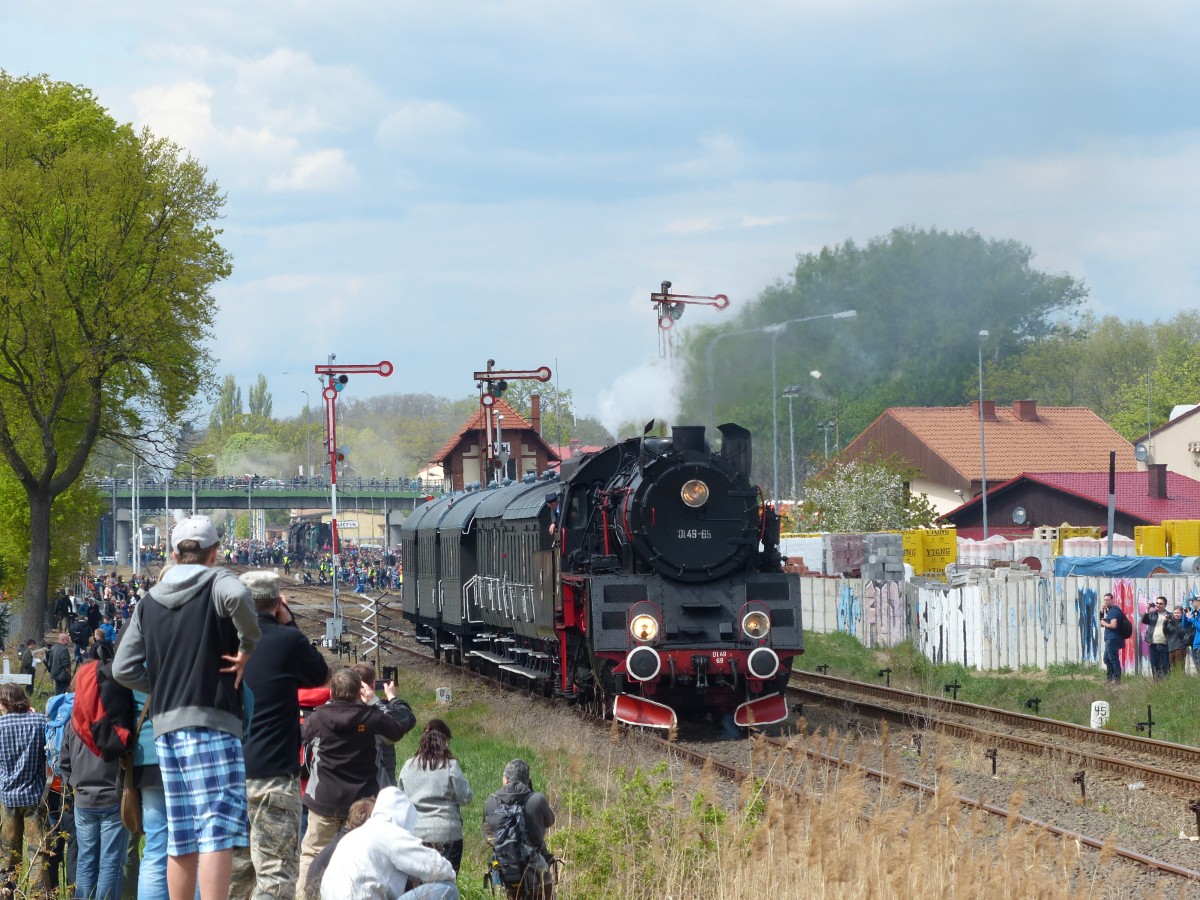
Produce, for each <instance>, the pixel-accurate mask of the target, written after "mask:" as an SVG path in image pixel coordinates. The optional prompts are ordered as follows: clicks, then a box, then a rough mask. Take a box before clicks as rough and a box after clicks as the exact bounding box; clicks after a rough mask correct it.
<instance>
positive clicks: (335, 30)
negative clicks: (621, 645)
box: [0, 0, 1200, 428]
mask: <svg viewBox="0 0 1200 900" xmlns="http://www.w3.org/2000/svg"><path fill="white" fill-rule="evenodd" d="M1198 32H1200V6H1196V5H1195V4H1193V3H1185V2H1175V0H1161V2H1157V3H1154V4H1134V3H1130V2H1113V0H1089V2H1086V3H1085V2H1076V0H1038V2H1032V0H973V2H971V3H963V2H961V0H905V2H898V0H836V2H835V0H790V2H783V0H757V2H755V0H751V2H745V3H734V2H714V0H690V2H667V0H641V2H636V3H634V2H628V0H609V2H604V3H601V2H588V0H578V2H575V0H553V2H552V0H506V2H503V3H497V2H478V0H476V2H465V0H438V2H393V0H372V2H369V3H367V2H360V0H339V2H337V3H329V2H320V3H318V2H309V0H293V2H283V0H253V2H246V0H240V2H229V0H205V2H203V3H192V4H183V3H174V2H162V0H159V2H147V0H108V2H106V3H103V4H97V3H94V2H85V0H61V2H57V3H54V4H46V3H43V2H29V0H3V2H2V3H0V68H3V69H4V70H5V71H7V72H8V73H9V74H10V75H16V76H20V75H37V74H46V75H48V76H50V77H51V78H52V79H54V80H57V81H66V82H71V83H75V84H80V85H84V86H86V87H88V88H89V89H90V90H91V91H92V92H93V93H94V95H95V96H96V97H97V98H98V100H99V102H100V103H101V104H102V105H103V106H105V107H106V108H107V109H108V110H109V111H110V112H111V114H112V115H113V116H114V117H115V118H116V119H117V120H118V121H121V122H131V123H133V124H134V125H136V126H138V127H141V126H147V127H149V128H150V129H151V130H152V131H153V132H154V133H155V134H156V135H158V136H163V137H167V138H170V139H171V140H173V141H174V142H176V143H177V144H179V145H180V146H181V147H183V148H184V149H185V150H186V151H187V152H188V153H190V154H191V155H192V156H194V157H195V158H196V159H197V160H199V161H200V163H201V164H202V165H204V166H205V167H206V168H207V170H208V174H209V176H210V177H211V178H213V179H215V180H216V181H217V183H218V184H219V185H220V186H221V188H222V189H223V190H224V192H225V193H226V195H227V202H226V206H225V210H224V218H223V219H222V220H221V221H220V223H219V226H220V227H221V228H222V229H223V232H224V233H223V236H222V240H223V243H224V245H225V246H226V248H227V249H228V250H229V251H230V252H231V254H232V255H233V258H234V271H233V274H232V276H231V277H230V278H228V279H227V280H225V281H223V282H220V283H218V284H217V285H216V286H215V288H214V291H213V294H214V298H215V299H216V301H217V303H218V304H219V308H220V312H219V315H218V317H217V326H216V329H215V331H216V334H215V340H214V343H213V345H212V347H211V350H212V352H213V355H214V356H215V357H216V360H217V365H216V372H217V376H218V378H220V377H221V376H223V375H225V374H232V375H234V376H235V378H236V379H237V381H238V383H239V384H240V385H241V386H242V388H243V394H245V392H246V390H247V389H248V387H249V385H250V384H251V383H252V382H253V381H254V379H255V378H256V377H257V375H258V374H259V373H262V374H264V375H266V377H267V379H268V382H269V385H270V389H271V393H272V397H273V401H274V411H275V413H276V415H295V414H298V413H300V412H302V411H303V407H304V403H305V397H304V395H303V394H302V391H305V390H307V391H308V392H309V397H310V399H312V401H313V404H314V407H315V406H317V405H318V404H319V403H320V400H319V392H320V385H319V384H318V383H317V377H316V375H315V374H314V373H313V366H314V365H317V364H323V363H325V362H326V358H327V356H328V355H329V354H331V353H332V354H336V356H337V359H338V361H339V362H342V363H352V364H374V363H377V362H380V361H382V360H388V361H390V362H391V363H392V364H393V365H394V366H395V371H394V373H393V374H392V375H391V376H390V377H388V378H382V377H379V376H375V375H359V376H355V377H354V378H352V380H351V382H350V383H349V385H348V386H347V390H348V391H349V392H350V393H349V394H347V395H344V396H356V397H369V396H375V395H378V394H381V393H392V392H428V393H433V394H438V395H441V396H446V397H452V398H458V397H464V396H468V395H471V394H473V393H474V392H475V382H474V380H473V377H472V373H473V372H475V371H477V370H481V369H484V368H485V367H486V365H487V360H488V359H495V360H496V363H497V367H498V368H504V369H519V370H532V369H537V368H539V367H541V366H549V367H551V368H552V369H553V370H554V380H555V382H556V383H557V384H558V386H559V387H560V388H563V389H570V390H571V391H572V393H573V395H574V398H575V402H576V413H577V414H578V415H592V416H596V417H599V418H600V419H601V420H602V421H604V422H605V424H607V425H609V427H610V428H615V427H616V425H617V424H619V423H621V422H625V421H631V420H632V421H643V420H644V419H645V418H649V417H651V416H654V415H665V416H667V417H668V418H669V416H670V407H671V406H672V400H673V396H674V389H673V387H672V381H671V377H670V371H669V367H668V366H666V365H665V364H664V363H663V362H662V361H661V359H660V349H659V343H660V340H659V338H660V335H659V330H658V327H657V319H656V315H655V309H654V307H653V305H652V303H651V301H650V293H651V292H652V291H654V290H657V289H658V285H659V283H660V282H661V281H663V280H664V279H665V280H670V281H672V282H673V284H674V288H673V290H675V291H679V292H682V293H687V294H696V295H714V294H717V293H723V294H726V295H728V297H729V298H730V301H731V305H730V308H729V309H728V310H727V311H725V312H718V311H716V310H714V309H711V308H707V307H703V306H699V307H693V308H689V309H688V310H687V312H686V313H685V315H684V318H683V319H682V320H681V321H680V322H679V323H678V326H677V328H676V330H675V333H674V335H673V339H674V340H675V341H676V342H680V341H683V340H685V339H686V334H687V331H688V328H689V325H692V326H694V325H695V324H705V323H708V324H712V323H715V322H717V321H719V319H718V317H726V318H730V317H733V316H735V315H736V314H737V313H738V311H739V310H740V309H745V308H747V307H748V306H749V305H750V304H751V303H752V302H753V301H754V299H755V297H756V296H758V295H759V293H760V292H761V291H762V290H763V289H764V288H765V287H767V286H769V285H770V284H772V283H774V282H775V281H776V280H778V279H786V278H788V277H789V275H790V273H791V271H792V269H793V268H794V265H795V261H796V256H797V254H802V253H807V252H814V251H818V250H819V249H820V248H821V247H822V246H827V245H833V244H837V243H841V242H843V241H845V240H847V239H853V240H855V241H856V242H860V243H862V242H866V241H867V240H869V239H870V238H872V237H876V236H881V235H885V234H887V233H888V232H889V231H891V230H892V229H893V228H895V227H898V226H906V225H913V226H917V227H921V228H928V227H936V228H939V229H945V230H965V229H974V230H976V231H978V232H979V233H980V234H983V235H984V236H986V237H991V238H998V239H1013V240H1017V241H1020V242H1022V243H1025V244H1028V245H1029V246H1030V247H1031V248H1032V249H1033V251H1034V254H1035V255H1034V260H1033V263H1034V265H1035V266H1036V267H1038V268H1040V269H1043V270H1045V271H1049V272H1054V273H1058V272H1065V273H1067V274H1069V275H1072V276H1074V277H1076V278H1079V279H1082V280H1083V281H1084V282H1086V284H1087V285H1088V287H1089V290H1090V298H1091V299H1090V303H1089V308H1090V309H1091V310H1092V311H1094V312H1095V313H1097V314H1098V315H1107V314H1114V315H1118V316H1121V317H1122V318H1127V319H1134V318H1136V319H1146V320H1151V319H1156V318H1169V317H1171V316H1172V315H1174V314H1175V313H1177V312H1179V311H1181V310H1186V309H1191V308H1194V307H1196V306H1197V305H1198V304H1197V297H1198V293H1200V292H1198V277H1197V261H1196V253H1195V249H1194V237H1195V235H1197V234H1198V233H1200V164H1198V163H1200V127H1198V126H1200V122H1198V117H1200V104H1198V103H1197V102H1196V99H1195V98H1196V97H1197V95H1198V93H1200V92H1198V90H1197V88H1198V87H1200V84H1198V82H1200V67H1198V66H1197V65H1196V63H1195V61H1194V60H1195V47H1196V46H1198V45H1200V42H1198V37H1200V35H1198ZM856 327H858V328H862V327H869V323H868V322H859V323H858V324H857V325H856ZM914 349H916V348H914Z"/></svg>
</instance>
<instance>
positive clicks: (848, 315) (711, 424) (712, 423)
mask: <svg viewBox="0 0 1200 900" xmlns="http://www.w3.org/2000/svg"><path fill="white" fill-rule="evenodd" d="M857 316H858V310H854V309H845V310H842V311H841V312H835V313H822V314H821V315H819V316H804V317H802V318H799V319H788V320H787V321H786V322H780V323H778V324H776V325H766V326H764V327H762V328H747V329H745V330H744V331H727V332H724V333H722V334H716V335H713V337H712V340H710V341H709V342H708V348H707V350H705V363H706V365H707V366H708V430H709V431H710V432H714V431H716V419H715V414H714V411H713V360H712V352H713V347H714V346H716V343H717V341H719V340H720V339H721V338H724V337H737V336H738V335H742V334H771V333H772V331H771V329H774V328H778V329H779V330H780V331H782V330H783V329H784V328H786V327H787V326H789V325H799V324H801V323H802V322H815V321H817V320H818V319H853V318H855V317H857ZM774 346H775V345H774V343H772V345H771V347H772V351H773V350H774ZM773 362H774V360H772V363H773ZM776 390H777V389H776V387H775V383H774V376H772V383H771V394H772V396H774V394H775V392H776Z"/></svg>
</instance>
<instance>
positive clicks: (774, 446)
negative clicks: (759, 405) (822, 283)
mask: <svg viewBox="0 0 1200 900" xmlns="http://www.w3.org/2000/svg"><path fill="white" fill-rule="evenodd" d="M857 316H858V310H856V309H846V310H842V312H836V313H829V314H827V315H823V316H806V317H804V318H803V319H789V320H788V321H786V322H779V323H778V324H775V325H767V326H766V327H764V328H762V329H760V330H761V331H762V332H763V333H765V334H769V335H771V466H772V470H773V472H774V483H773V487H772V499H773V500H774V501H775V503H776V504H778V503H779V396H778V394H779V387H778V385H777V383H776V377H775V345H776V344H777V343H778V341H779V335H781V334H783V332H784V331H786V330H787V327H788V326H789V325H796V324H799V323H800V322H811V321H813V320H814V319H854V318H857ZM709 374H710V375H711V372H710V373H709Z"/></svg>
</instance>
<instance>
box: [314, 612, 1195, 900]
mask: <svg viewBox="0 0 1200 900" xmlns="http://www.w3.org/2000/svg"><path fill="white" fill-rule="evenodd" d="M293 613H294V614H295V615H296V617H297V619H299V620H300V622H301V624H304V623H308V627H309V628H310V629H312V628H314V627H315V626H316V625H320V626H321V628H320V629H319V630H320V631H323V617H318V616H316V615H312V614H309V613H307V612H304V611H300V610H297V609H296V608H295V607H293ZM344 613H345V618H346V623H347V627H348V629H349V631H350V637H351V638H352V640H350V641H347V642H346V644H347V645H348V646H343V647H340V648H338V649H339V650H340V651H341V652H342V653H345V654H346V655H347V656H351V655H354V656H355V657H356V656H357V654H356V649H355V648H356V647H357V643H358V641H359V640H361V639H362V638H363V637H364V635H363V633H362V631H361V629H362V625H361V622H360V621H359V620H358V619H357V617H356V613H357V610H356V609H354V608H353V607H351V606H347V607H346V608H345V609H344ZM376 631H377V632H378V634H379V638H378V643H379V647H380V650H381V651H382V652H383V653H386V654H387V655H390V656H392V657H405V658H408V659H416V660H419V661H420V662H421V663H422V664H424V665H429V664H432V665H434V666H439V667H442V666H448V665H449V664H448V663H446V662H443V661H438V660H434V659H433V657H432V655H431V653H430V652H429V651H428V649H427V648H424V647H421V646H420V645H417V646H411V645H406V644H407V643H408V642H414V643H415V640H416V639H415V638H414V637H412V636H411V634H409V633H408V632H406V631H405V630H403V629H401V628H396V627H394V626H391V625H390V624H389V623H387V622H383V621H377V622H376ZM452 668H454V670H455V671H457V672H460V673H462V674H463V675H465V676H467V677H470V678H474V679H482V680H486V681H488V682H489V683H490V684H492V685H495V686H497V687H498V688H502V689H504V690H510V691H511V690H518V691H521V692H522V693H527V694H529V693H532V692H531V691H530V690H529V686H528V684H527V683H521V684H513V683H511V682H508V681H505V680H501V679H498V678H492V677H490V676H488V675H485V674H482V673H479V672H474V671H471V670H468V669H466V668H465V667H461V666H454V667H452ZM793 680H794V681H800V682H802V683H803V684H807V685H808V687H801V686H800V685H796V686H795V689H796V692H797V693H798V694H799V695H806V694H807V695H811V694H812V693H814V692H815V687H816V686H817V685H824V690H825V691H826V692H827V693H826V694H823V695H822V696H823V698H824V699H828V692H829V691H831V690H835V689H840V690H841V691H842V692H843V693H844V694H850V693H852V692H853V690H854V689H855V688H857V687H860V686H861V687H862V688H864V689H870V690H863V691H862V692H861V693H863V694H870V693H872V692H873V691H875V690H881V691H883V692H884V693H883V694H875V696H882V697H885V698H886V697H888V696H894V695H896V694H898V695H902V696H903V695H905V694H907V692H903V691H892V689H887V688H878V686H875V685H860V683H858V682H850V681H846V680H845V679H837V678H831V677H829V676H816V675H813V676H809V675H808V673H794V674H793ZM908 697H909V702H910V703H914V702H916V699H915V698H920V699H922V700H923V701H924V703H925V706H926V707H927V708H928V707H931V706H933V705H934V704H933V703H932V702H931V701H938V702H939V703H941V704H943V705H946V704H949V705H951V706H959V707H965V708H967V709H971V708H973V706H974V705H973V704H965V703H954V702H952V701H940V700H938V698H927V697H922V695H916V694H909V695H908ZM978 708H979V709H982V710H986V709H987V708H986V707H978ZM878 709H879V710H880V711H881V712H883V711H885V710H884V708H883V707H878ZM579 712H580V715H581V717H583V718H585V719H590V721H592V723H593V724H595V725H600V726H602V727H606V728H607V727H611V723H608V722H600V721H599V720H596V719H595V718H594V717H589V716H587V715H586V713H585V712H584V711H583V710H582V709H580V710H579ZM891 712H892V713H893V714H900V713H898V712H897V710H895V709H892V710H891ZM995 712H997V713H1002V712H1003V711H999V710H997V711H995ZM922 715H923V716H926V718H928V716H927V715H926V713H922ZM1010 715H1011V714H1010ZM1017 718H1018V719H1026V718H1028V719H1034V720H1035V722H1037V723H1039V724H1041V725H1045V724H1047V720H1040V719H1036V718H1035V717H1025V716H1019V715H1018V716H1017ZM936 727H938V728H947V729H948V728H958V727H960V726H959V725H957V724H955V723H939V724H938V725H937V726H936ZM961 727H962V728H963V729H964V731H965V730H966V726H961ZM1072 728H1076V729H1077V728H1078V726H1068V727H1067V728H1066V729H1065V731H1064V733H1071V729H1072ZM1043 730H1047V731H1050V730H1052V729H1043ZM1079 730H1081V731H1083V732H1090V729H1079ZM627 733H628V734H629V736H630V738H631V739H635V740H638V741H641V742H643V743H645V744H647V745H649V746H652V747H654V748H655V749H657V750H658V751H659V752H661V753H663V754H666V755H669V756H672V757H674V758H676V759H680V760H683V761H684V762H687V763H689V764H691V765H693V766H697V767H701V768H703V767H706V766H707V767H710V768H711V769H713V770H714V771H715V772H717V773H718V774H719V775H721V776H722V777H724V778H726V779H728V780H730V781H732V782H735V783H741V782H742V781H744V780H745V779H747V778H755V777H761V776H759V775H756V773H755V772H754V771H753V770H751V769H750V768H748V767H747V766H745V765H740V764H735V763H732V762H729V761H727V760H721V759H718V758H716V757H715V756H714V755H713V752H712V749H711V748H704V747H701V748H699V749H697V748H693V747H688V746H683V745H681V744H680V743H678V742H676V741H672V740H668V739H666V738H662V737H659V736H658V735H656V734H653V733H649V732H642V731H639V730H637V729H627ZM973 734H974V736H975V737H979V738H980V739H986V738H984V737H981V735H987V736H989V737H990V738H991V739H993V740H997V741H999V739H1000V738H1001V737H1003V736H999V735H996V734H995V733H991V732H985V731H983V730H981V729H974V731H973ZM1126 737H1127V736H1126ZM764 740H765V742H766V743H767V744H769V745H770V746H771V747H773V748H774V749H775V750H776V752H778V753H784V754H796V753H803V755H804V757H805V758H806V759H808V760H810V761H811V762H813V763H816V764H819V765H822V766H827V767H833V768H837V769H840V770H842V771H855V772H858V773H860V774H861V775H862V776H864V777H866V778H868V779H870V780H871V781H873V782H876V783H878V784H879V785H881V786H883V785H889V786H893V787H897V788H901V789H903V790H905V791H908V792H913V793H916V794H918V795H920V796H921V798H922V799H923V801H925V802H929V801H931V800H932V799H933V798H935V797H936V796H937V795H938V791H939V788H938V787H937V786H936V785H932V784H925V783H922V782H920V781H916V780H914V779H911V778H907V777H904V776H901V775H898V774H896V773H891V772H886V771H883V770H881V769H876V768H871V767H867V766H863V765H862V764H861V763H859V762H857V761H854V760H849V759H846V758H844V757H838V756H833V755H830V754H828V753H823V752H821V751H819V750H816V749H814V748H812V747H798V745H797V743H796V742H794V741H789V740H786V739H781V738H769V737H767V738H764ZM1011 740H1013V741H1019V739H1017V738H1012V739H1011ZM1133 740H1135V741H1137V740H1138V739H1136V738H1134V739H1133ZM1026 743H1029V742H1026ZM1034 743H1036V742H1034ZM1142 743H1143V744H1145V743H1148V744H1150V745H1153V746H1157V745H1160V744H1164V743H1165V742H1161V741H1149V742H1144V741H1143V742H1142ZM1004 746H1008V745H1007V744H1004ZM1167 746H1170V747H1173V748H1175V747H1179V745H1167ZM1191 749H1192V748H1180V750H1181V751H1182V750H1191ZM1036 750H1037V751H1039V752H1051V751H1053V752H1055V753H1060V754H1061V753H1074V754H1075V755H1076V756H1079V757H1083V756H1088V758H1089V759H1090V758H1091V757H1090V756H1089V755H1088V754H1081V753H1080V752H1079V751H1072V750H1070V749H1069V748H1062V747H1056V746H1052V745H1050V744H1045V745H1041V746H1038V747H1037V748H1036ZM1030 752H1033V751H1032V750H1031V751H1030ZM1180 758H1181V759H1184V758H1186V757H1185V755H1184V754H1182V753H1180ZM1102 759H1104V758H1103V757H1096V760H1102ZM1095 764H1096V765H1099V764H1100V763H1099V762H1097V763H1095ZM1178 774H1179V773H1171V772H1164V773H1163V774H1162V776H1161V777H1159V776H1157V775H1156V776H1150V775H1147V776H1146V777H1155V778H1156V780H1167V779H1170V778H1171V777H1174V776H1176V775H1178ZM765 780H766V781H767V782H769V783H770V784H771V786H772V787H773V788H774V789H775V790H780V791H785V792H790V793H793V794H795V795H797V796H800V795H801V789H800V788H798V787H796V786H794V785H788V784H786V783H784V782H783V781H782V780H780V779H778V778H774V777H768V778H766V779H765ZM1185 783H1186V784H1190V783H1191V782H1185V781H1183V780H1181V781H1178V782H1176V784H1177V785H1178V784H1185ZM953 800H954V802H955V803H957V804H959V805H960V806H962V807H963V808H964V809H968V810H979V811H980V812H982V813H985V814H987V815H989V816H992V817H995V818H997V819H999V820H1002V821H1004V822H1005V823H1015V824H1019V825H1021V826H1024V827H1028V828H1031V829H1035V830H1040V831H1044V832H1046V833H1049V834H1053V835H1055V836H1056V837H1058V838H1059V839H1061V840H1064V841H1069V842H1073V843H1075V844H1076V845H1077V846H1080V847H1087V848H1090V849H1092V850H1096V851H1098V852H1107V853H1111V854H1112V855H1114V856H1116V857H1118V858H1120V859H1123V860H1125V861H1127V862H1128V863H1130V864H1133V865H1135V866H1137V867H1138V868H1139V869H1141V870H1144V871H1148V872H1157V873H1162V874H1167V875H1171V876H1175V877H1178V878H1180V879H1183V880H1185V881H1187V882H1188V883H1189V884H1191V885H1200V871H1196V870H1194V869H1191V868H1189V867H1187V866H1184V865H1180V864H1178V863H1173V862H1170V861H1166V860H1163V859H1159V858H1156V857H1153V856H1151V855H1149V854H1146V853H1142V852H1140V851H1138V850H1135V849H1133V848H1130V847H1125V846H1121V845H1116V844H1114V843H1113V842H1112V841H1111V840H1108V839H1104V838H1099V837H1095V836H1092V835H1088V834H1084V833H1081V832H1079V831H1075V830H1071V829H1067V828H1063V827H1060V826H1057V825H1055V824H1054V823H1052V822H1048V821H1043V820H1039V819H1037V818H1033V817H1030V816H1026V815H1023V814H1020V813H1018V812H1014V811H1011V810H1008V809H1006V808H1004V807H1002V806H1000V805H998V804H994V803H989V802H986V801H985V800H983V799H982V798H971V797H966V796H961V795H955V796H954V797H953ZM859 818H860V819H861V820H862V821H864V822H870V821H871V816H870V814H868V813H865V812H864V813H862V814H861V815H860V816H859Z"/></svg>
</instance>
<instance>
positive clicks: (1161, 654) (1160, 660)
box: [1150, 644, 1171, 680]
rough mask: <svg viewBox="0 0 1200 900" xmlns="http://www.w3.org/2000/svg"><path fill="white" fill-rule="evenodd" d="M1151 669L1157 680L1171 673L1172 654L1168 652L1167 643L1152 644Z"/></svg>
mask: <svg viewBox="0 0 1200 900" xmlns="http://www.w3.org/2000/svg"><path fill="white" fill-rule="evenodd" d="M1150 671H1151V672H1152V673H1154V677H1155V679H1156V680H1161V679H1163V678H1166V677H1167V676H1168V675H1169V674H1171V655H1170V653H1168V652H1167V645H1166V644H1151V645H1150Z"/></svg>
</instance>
